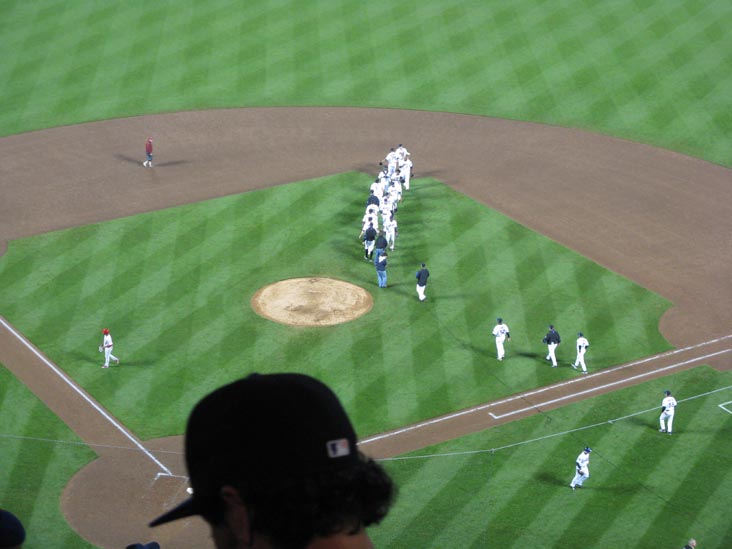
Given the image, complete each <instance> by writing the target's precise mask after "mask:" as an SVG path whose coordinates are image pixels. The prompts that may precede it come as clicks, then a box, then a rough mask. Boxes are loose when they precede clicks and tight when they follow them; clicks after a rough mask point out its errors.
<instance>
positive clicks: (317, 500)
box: [205, 453, 396, 549]
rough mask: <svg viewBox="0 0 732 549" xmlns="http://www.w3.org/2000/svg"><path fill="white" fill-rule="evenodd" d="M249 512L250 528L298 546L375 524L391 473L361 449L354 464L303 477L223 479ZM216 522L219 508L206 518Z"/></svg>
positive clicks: (391, 491)
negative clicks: (315, 539)
mask: <svg viewBox="0 0 732 549" xmlns="http://www.w3.org/2000/svg"><path fill="white" fill-rule="evenodd" d="M227 484H230V485H231V486H232V487H233V488H236V490H237V491H238V492H239V496H240V497H241V499H242V500H243V501H244V503H245V505H246V506H247V508H248V510H249V516H250V520H251V521H252V523H251V529H252V531H253V533H254V535H255V536H256V535H257V533H259V534H262V535H265V536H266V537H267V538H268V539H269V540H270V541H271V542H272V543H274V544H275V546H276V547H278V549H300V548H302V547H305V546H306V545H307V544H308V543H309V542H310V541H312V540H313V539H314V538H316V537H327V536H331V535H333V534H337V533H345V534H355V533H357V532H358V531H359V530H360V529H361V528H364V527H367V526H370V525H373V524H378V523H379V522H380V521H381V520H382V519H383V518H384V517H385V516H386V514H387V512H388V511H389V508H390V507H391V504H392V503H393V501H394V498H395V496H396V487H395V486H394V483H393V482H392V480H391V478H389V475H388V474H387V473H386V471H384V469H383V468H382V467H381V465H379V464H378V463H376V462H375V461H374V460H373V459H371V458H368V457H366V456H364V455H363V454H361V453H359V460H358V462H357V463H355V464H353V465H351V466H349V467H345V468H342V469H340V470H336V471H330V472H327V473H318V474H315V475H310V476H307V477H302V478H287V477H286V476H283V477H278V478H274V479H273V478H271V477H270V478H262V477H256V476H254V477H253V478H246V479H237V480H234V481H232V482H227ZM205 518H206V519H207V520H209V521H210V522H212V523H214V524H216V523H220V522H221V521H222V520H223V508H222V507H220V508H219V509H218V511H217V512H214V513H212V514H209V515H208V516H206V517H205Z"/></svg>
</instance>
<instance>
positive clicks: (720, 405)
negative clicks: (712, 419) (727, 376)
mask: <svg viewBox="0 0 732 549" xmlns="http://www.w3.org/2000/svg"><path fill="white" fill-rule="evenodd" d="M726 404H732V400H730V401H728V402H723V403H722V404H717V406H719V407H720V408H722V410H724V411H725V412H727V413H728V414H732V410H728V409H727V408H725V405H726Z"/></svg>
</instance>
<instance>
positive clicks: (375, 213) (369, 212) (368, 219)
mask: <svg viewBox="0 0 732 549" xmlns="http://www.w3.org/2000/svg"><path fill="white" fill-rule="evenodd" d="M370 223H371V224H373V225H374V229H376V230H377V231H378V230H379V208H378V207H377V206H376V205H375V204H369V206H368V207H367V208H366V213H364V214H363V218H361V230H362V231H365V230H366V229H368V228H369V224H370Z"/></svg>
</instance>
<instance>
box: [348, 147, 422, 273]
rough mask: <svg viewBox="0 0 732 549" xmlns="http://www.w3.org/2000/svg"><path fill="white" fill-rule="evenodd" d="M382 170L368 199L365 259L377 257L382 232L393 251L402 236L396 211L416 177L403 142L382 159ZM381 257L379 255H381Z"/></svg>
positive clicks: (363, 236) (363, 228) (363, 230)
mask: <svg viewBox="0 0 732 549" xmlns="http://www.w3.org/2000/svg"><path fill="white" fill-rule="evenodd" d="M379 165H380V166H381V167H382V168H381V172H380V173H379V175H378V176H377V177H376V179H375V180H374V182H373V183H372V184H371V188H370V194H369V197H368V199H367V200H366V211H365V213H364V215H363V218H362V220H361V233H360V234H359V236H358V238H359V239H360V240H361V241H363V247H364V254H363V256H364V259H366V260H373V259H374V248H375V243H376V239H377V238H378V236H379V234H382V233H383V236H384V237H385V238H386V242H387V246H388V247H389V248H390V249H391V250H393V249H394V245H395V243H396V239H397V236H398V233H399V231H398V224H397V220H396V213H397V211H398V209H399V204H400V203H401V202H402V199H403V196H402V193H403V192H405V191H408V190H409V185H410V181H411V178H412V168H413V164H412V160H411V158H410V154H409V151H408V150H407V149H406V148H405V147H404V145H402V144H401V143H400V144H399V146H398V147H396V148H393V147H392V148H391V149H390V150H389V154H387V155H386V157H385V158H384V160H383V161H382V162H379ZM377 259H378V258H377Z"/></svg>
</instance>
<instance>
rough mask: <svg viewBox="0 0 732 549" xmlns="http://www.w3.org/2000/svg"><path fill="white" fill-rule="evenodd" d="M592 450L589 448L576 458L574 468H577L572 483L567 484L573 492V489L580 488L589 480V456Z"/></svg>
mask: <svg viewBox="0 0 732 549" xmlns="http://www.w3.org/2000/svg"><path fill="white" fill-rule="evenodd" d="M591 453H592V448H590V447H589V446H588V447H587V448H585V449H584V450H582V453H581V454H580V455H578V456H577V461H575V466H576V468H577V470H576V472H575V474H574V478H573V479H572V482H570V483H569V487H570V488H571V489H572V490H574V489H575V488H582V483H584V481H586V480H587V479H588V478H590V454H591Z"/></svg>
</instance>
